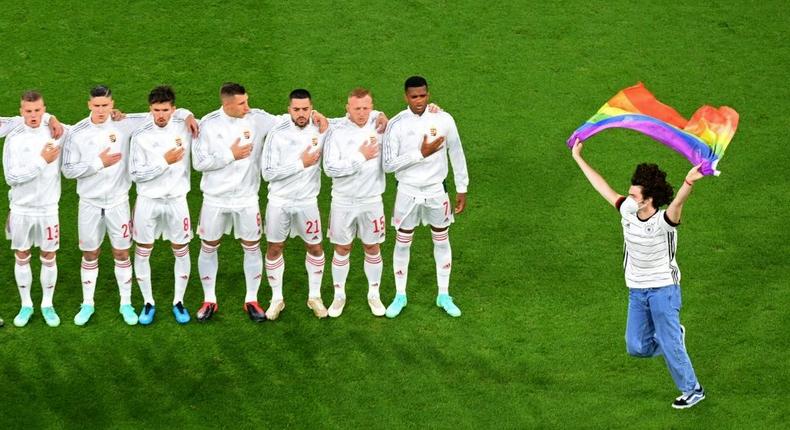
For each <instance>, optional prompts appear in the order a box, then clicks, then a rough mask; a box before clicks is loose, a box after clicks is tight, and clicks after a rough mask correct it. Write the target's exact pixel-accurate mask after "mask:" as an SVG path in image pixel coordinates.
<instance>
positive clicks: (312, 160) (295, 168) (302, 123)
mask: <svg viewBox="0 0 790 430" xmlns="http://www.w3.org/2000/svg"><path fill="white" fill-rule="evenodd" d="M288 98H289V100H290V101H289V104H288V113H289V115H290V118H291V119H290V121H288V122H285V123H283V124H281V125H279V126H277V127H275V128H274V129H272V131H271V133H269V135H268V136H266V141H265V143H264V145H263V156H262V157H261V159H260V160H261V174H262V175H263V179H265V180H266V181H267V182H268V183H269V193H268V201H267V203H266V222H265V228H266V240H267V241H268V243H267V247H266V277H267V279H268V281H269V286H270V287H271V289H272V300H271V303H270V305H269V309H267V310H266V317H267V318H269V319H270V320H275V319H277V318H278V317H279V315H280V312H282V310H283V309H285V301H284V300H283V273H284V272H285V260H284V259H283V249H284V248H285V241H286V240H287V239H288V238H289V237H296V236H299V237H301V238H302V240H303V241H304V244H305V248H306V249H307V253H306V255H305V269H306V270H307V279H308V297H307V307H308V308H310V309H312V311H313V313H314V314H315V316H316V317H318V318H325V317H326V316H327V310H326V307H325V306H324V302H323V300H322V299H321V280H322V279H323V276H324V250H323V248H322V247H321V240H322V233H321V216H320V214H319V212H318V199H317V196H318V192H319V191H320V189H321V168H320V165H319V161H320V158H321V149H322V146H323V140H324V137H325V134H324V131H325V127H324V128H321V127H319V126H317V125H316V124H315V123H314V122H313V121H311V119H310V118H311V116H312V112H313V103H312V100H311V97H310V93H309V92H308V91H307V90H304V89H296V90H293V91H291V94H290V95H289V96H288Z"/></svg>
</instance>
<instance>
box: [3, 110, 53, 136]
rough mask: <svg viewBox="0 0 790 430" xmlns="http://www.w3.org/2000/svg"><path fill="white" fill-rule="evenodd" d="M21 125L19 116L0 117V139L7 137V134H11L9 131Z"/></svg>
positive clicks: (21, 121)
mask: <svg viewBox="0 0 790 430" xmlns="http://www.w3.org/2000/svg"><path fill="white" fill-rule="evenodd" d="M44 115H46V114H44ZM42 120H43V118H42ZM22 123H23V120H22V117H21V116H11V117H0V137H6V136H8V133H11V130H13V129H15V128H17V126H19V125H21V124H22Z"/></svg>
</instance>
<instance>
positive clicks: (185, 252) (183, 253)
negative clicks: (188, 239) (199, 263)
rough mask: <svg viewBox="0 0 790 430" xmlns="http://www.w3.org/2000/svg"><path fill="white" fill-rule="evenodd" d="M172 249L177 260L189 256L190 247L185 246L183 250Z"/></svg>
mask: <svg viewBox="0 0 790 430" xmlns="http://www.w3.org/2000/svg"><path fill="white" fill-rule="evenodd" d="M172 249H173V255H174V256H175V257H176V258H181V257H186V256H187V255H189V246H185V247H183V248H178V249H176V248H172Z"/></svg>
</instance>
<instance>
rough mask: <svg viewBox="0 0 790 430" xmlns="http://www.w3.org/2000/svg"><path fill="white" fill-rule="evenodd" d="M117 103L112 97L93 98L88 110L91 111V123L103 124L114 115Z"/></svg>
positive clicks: (89, 102) (89, 101)
mask: <svg viewBox="0 0 790 430" xmlns="http://www.w3.org/2000/svg"><path fill="white" fill-rule="evenodd" d="M114 106H115V102H114V101H113V99H112V98H110V97H104V96H102V97H92V98H91V99H90V100H88V109H90V110H91V121H93V123H94V124H102V123H103V122H104V121H107V118H109V117H110V114H112V109H113V107H114Z"/></svg>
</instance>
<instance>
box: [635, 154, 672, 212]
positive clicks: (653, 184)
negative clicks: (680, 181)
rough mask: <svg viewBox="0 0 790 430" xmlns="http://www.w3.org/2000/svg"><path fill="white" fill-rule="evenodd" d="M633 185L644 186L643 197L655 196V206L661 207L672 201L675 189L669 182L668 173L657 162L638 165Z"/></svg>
mask: <svg viewBox="0 0 790 430" xmlns="http://www.w3.org/2000/svg"><path fill="white" fill-rule="evenodd" d="M631 185H637V186H640V187H642V197H643V198H646V199H647V198H650V197H652V198H653V206H655V207H656V208H660V207H661V206H664V205H665V204H667V203H669V202H670V201H672V195H673V194H674V190H673V189H672V185H671V184H669V183H668V182H667V174H666V172H664V171H662V170H661V169H659V168H658V165H656V164H648V163H642V164H640V165H638V166H636V171H635V172H634V176H632V177H631Z"/></svg>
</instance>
